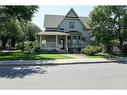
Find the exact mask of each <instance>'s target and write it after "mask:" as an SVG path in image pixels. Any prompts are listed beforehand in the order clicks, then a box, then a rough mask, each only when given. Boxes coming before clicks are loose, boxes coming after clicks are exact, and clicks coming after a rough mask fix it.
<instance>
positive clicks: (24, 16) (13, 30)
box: [0, 6, 38, 48]
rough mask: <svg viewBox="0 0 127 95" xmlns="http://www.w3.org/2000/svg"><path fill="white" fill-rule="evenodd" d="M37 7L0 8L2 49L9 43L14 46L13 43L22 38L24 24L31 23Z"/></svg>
mask: <svg viewBox="0 0 127 95" xmlns="http://www.w3.org/2000/svg"><path fill="white" fill-rule="evenodd" d="M37 8H38V6H0V40H1V43H2V47H3V48H5V45H6V43H7V42H8V41H10V43H11V44H10V45H12V46H14V44H15V41H20V40H21V38H22V37H23V35H22V34H23V32H22V30H23V27H24V24H25V23H28V22H30V21H31V18H32V17H33V14H34V13H35V12H36V11H37Z"/></svg>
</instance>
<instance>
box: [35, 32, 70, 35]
mask: <svg viewBox="0 0 127 95" xmlns="http://www.w3.org/2000/svg"><path fill="white" fill-rule="evenodd" d="M36 35H69V33H62V32H39V33H36Z"/></svg>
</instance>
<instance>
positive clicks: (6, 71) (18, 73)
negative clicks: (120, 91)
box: [0, 66, 47, 79]
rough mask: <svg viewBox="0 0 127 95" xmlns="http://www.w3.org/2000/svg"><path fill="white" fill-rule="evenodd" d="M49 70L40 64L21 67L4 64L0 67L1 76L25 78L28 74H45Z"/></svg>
mask: <svg viewBox="0 0 127 95" xmlns="http://www.w3.org/2000/svg"><path fill="white" fill-rule="evenodd" d="M46 72H47V71H46V70H45V67H39V66H33V67H32V66H21V67H13V66H3V67H0V78H9V79H13V78H24V77H25V76H28V75H33V74H45V73H46Z"/></svg>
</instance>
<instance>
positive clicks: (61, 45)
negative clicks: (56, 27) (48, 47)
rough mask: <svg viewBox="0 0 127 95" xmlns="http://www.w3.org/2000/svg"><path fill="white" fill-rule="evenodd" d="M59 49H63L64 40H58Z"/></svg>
mask: <svg viewBox="0 0 127 95" xmlns="http://www.w3.org/2000/svg"><path fill="white" fill-rule="evenodd" d="M59 44H60V49H64V39H60V40H59Z"/></svg>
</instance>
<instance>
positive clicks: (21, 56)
mask: <svg viewBox="0 0 127 95" xmlns="http://www.w3.org/2000/svg"><path fill="white" fill-rule="evenodd" d="M69 58H71V57H68V56H64V55H62V54H30V53H24V52H10V53H7V52H6V53H3V55H1V56H0V60H55V59H69Z"/></svg>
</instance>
